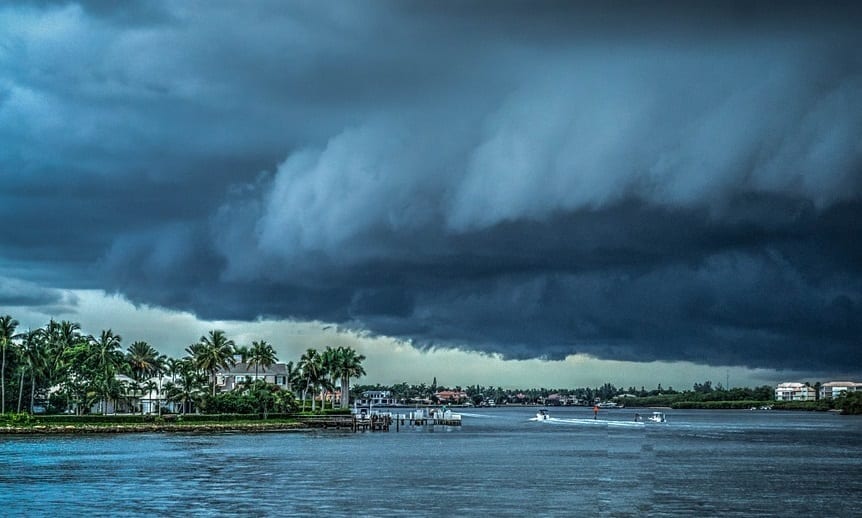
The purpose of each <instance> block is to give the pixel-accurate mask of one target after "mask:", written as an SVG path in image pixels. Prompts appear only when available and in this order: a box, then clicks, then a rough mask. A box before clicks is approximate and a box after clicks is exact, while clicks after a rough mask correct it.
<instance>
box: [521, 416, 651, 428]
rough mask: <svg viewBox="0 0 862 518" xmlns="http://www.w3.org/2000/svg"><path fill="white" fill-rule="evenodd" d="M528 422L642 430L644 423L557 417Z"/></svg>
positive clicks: (535, 419) (534, 418)
mask: <svg viewBox="0 0 862 518" xmlns="http://www.w3.org/2000/svg"><path fill="white" fill-rule="evenodd" d="M530 421H540V422H544V423H550V424H558V425H587V426H621V427H626V428H642V427H643V426H644V423H642V422H635V421H609V420H607V419H574V418H572V419H561V418H558V417H548V418H545V419H540V418H538V417H533V418H531V419H530Z"/></svg>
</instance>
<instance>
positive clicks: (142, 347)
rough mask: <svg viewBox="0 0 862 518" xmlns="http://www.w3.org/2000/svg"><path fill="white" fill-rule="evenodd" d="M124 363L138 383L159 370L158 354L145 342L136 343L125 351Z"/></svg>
mask: <svg viewBox="0 0 862 518" xmlns="http://www.w3.org/2000/svg"><path fill="white" fill-rule="evenodd" d="M126 362H127V363H128V364H129V368H130V369H131V371H132V377H133V378H134V379H135V381H138V382H140V381H141V380H143V378H144V377H145V376H150V375H152V374H154V373H155V372H156V371H157V370H159V365H158V363H159V352H158V351H156V349H155V348H154V347H153V346H152V345H150V344H148V343H147V342H142V341H138V342H135V343H133V344H132V345H130V346H129V348H128V349H127V350H126Z"/></svg>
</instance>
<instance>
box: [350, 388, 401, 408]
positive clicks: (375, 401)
mask: <svg viewBox="0 0 862 518" xmlns="http://www.w3.org/2000/svg"><path fill="white" fill-rule="evenodd" d="M356 404H357V405H359V406H395V405H397V404H398V400H397V399H396V398H395V397H394V396H393V395H392V392H390V391H388V390H366V391H365V392H363V393H362V397H360V398H359V399H358V400H357V401H356Z"/></svg>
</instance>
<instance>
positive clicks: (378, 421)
mask: <svg viewBox="0 0 862 518" xmlns="http://www.w3.org/2000/svg"><path fill="white" fill-rule="evenodd" d="M393 424H394V425H395V431H396V432H400V431H401V429H402V428H407V429H417V428H424V427H432V429H433V427H434V426H461V414H456V413H453V412H452V411H450V410H439V409H432V410H430V411H429V410H426V409H424V408H418V409H416V410H414V411H412V412H408V413H405V414H393V413H390V412H371V413H367V412H364V411H363V412H359V413H356V414H354V415H353V431H354V432H359V431H363V432H364V431H370V432H388V431H389V430H390V429H391V428H392V425H393Z"/></svg>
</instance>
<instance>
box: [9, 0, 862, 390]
mask: <svg viewBox="0 0 862 518" xmlns="http://www.w3.org/2000/svg"><path fill="white" fill-rule="evenodd" d="M596 5H599V6H600V7H596ZM860 26H862V16H860V12H859V11H858V10H857V9H856V8H855V7H854V6H853V4H852V3H810V4H795V3H791V2H781V3H771V2H769V3H768V2H742V3H739V2H737V3H732V2H716V3H710V2H665V3H660V2H657V3H646V2H640V3H638V2H619V3H617V2H603V3H600V4H596V3H595V2H590V3H578V2H536V1H532V2H526V1H525V2H509V1H502V0H497V1H485V2H475V1H459V2H455V1H451V2H446V1H444V2H411V1H394V2H387V1H382V0H381V1H375V2H347V1H345V2H335V1H333V2H320V1H313V2H282V1H272V2H268V1H256V2H233V1H230V2H228V1H225V2H219V1H210V0H208V1H200V2H194V1H187V2H174V1H165V2H159V1H146V2H131V1H130V2H112V1H90V2H67V1H49V0H41V1H37V0H33V1H22V2H14V1H13V2H4V3H3V4H2V6H0V181H2V187H0V232H2V234H0V236H2V239H0V313H11V314H12V315H13V316H16V317H17V318H18V319H19V320H21V321H22V323H26V325H28V326H33V325H42V324H44V322H45V321H47V319H48V318H51V317H57V318H67V319H71V320H77V321H80V322H82V323H85V324H86V325H87V326H89V328H87V329H86V330H87V331H88V332H92V333H96V332H98V330H99V328H105V327H113V328H115V330H118V331H120V332H121V334H124V338H125V341H126V342H129V343H130V342H131V341H133V340H136V339H141V338H145V339H148V340H151V341H153V343H154V345H155V346H156V347H157V348H159V349H161V350H163V351H164V352H168V353H170V354H180V353H181V352H182V350H183V349H184V348H185V347H186V346H187V345H188V344H189V341H191V340H194V339H195V338H196V337H197V336H199V335H200V334H201V333H202V332H203V331H205V330H206V329H210V328H212V327H213V326H220V327H223V328H226V329H228V330H229V331H231V332H232V333H234V334H235V336H237V337H241V338H242V339H245V338H248V339H249V340H251V339H256V338H258V336H254V335H255V333H258V334H259V335H260V336H263V337H268V339H270V338H271V341H273V342H274V343H275V344H276V345H277V348H278V347H282V351H284V352H283V353H282V354H283V355H285V356H288V355H292V354H293V353H294V352H295V351H301V350H302V349H304V347H305V346H307V345H312V346H321V347H322V346H324V345H329V344H334V343H336V342H337V343H349V344H352V345H354V346H356V347H357V348H360V349H361V350H362V351H363V352H366V353H367V354H368V356H369V362H368V363H369V379H368V381H371V382H374V381H381V382H391V381H398V380H399V379H400V377H402V376H401V374H402V373H403V374H404V376H406V377H409V378H411V379H408V380H407V381H416V382H421V381H425V382H429V381H430V378H431V377H432V376H435V375H436V376H437V377H438V379H446V378H447V377H449V376H451V378H452V379H451V381H450V382H449V383H452V384H455V383H462V384H466V383H472V382H474V380H473V379H470V376H471V375H472V376H473V377H474V378H475V379H476V381H479V380H482V381H481V382H483V383H486V384H492V383H493V384H495V385H504V386H508V385H512V384H514V383H515V382H514V381H512V380H516V381H517V382H519V383H521V382H523V383H527V384H531V385H537V386H538V385H543V384H547V383H546V382H547V380H550V379H553V380H561V381H560V382H561V384H563V383H564V382H565V383H566V384H570V385H572V386H577V385H582V384H588V383H589V384H593V383H600V382H601V380H602V379H607V380H608V381H611V382H614V383H617V384H623V385H629V384H637V385H640V384H642V383H646V381H644V380H643V378H644V377H647V374H648V376H653V375H655V376H657V377H659V378H662V373H664V375H665V376H666V378H662V379H658V381H662V380H663V379H667V380H669V381H665V383H669V382H670V383H676V384H677V385H681V384H683V383H685V384H688V381H687V380H689V379H691V381H692V382H693V381H701V380H702V379H701V378H700V377H701V376H711V377H712V378H713V381H714V382H716V381H724V380H725V379H726V377H727V376H732V377H734V378H736V379H739V380H744V381H746V382H749V381H759V380H767V379H781V378H784V377H788V376H792V377H795V378H806V377H816V378H818V379H824V380H825V379H828V378H833V377H838V376H841V377H857V378H858V377H862V352H860V351H861V350H862V349H860V337H862V242H860V236H862V217H860V215H862V53H860V52H859V49H860V48H862V35H860V34H862V31H859V27H860ZM141 322H147V323H148V325H147V326H142V325H141ZM328 326H333V327H331V328H328V329H324V328H327V327H328ZM154 327H155V328H158V329H154ZM336 329H338V330H339V332H337V333H336V332H335V330H336ZM340 340H341V341H344V342H341V341H340ZM374 358H378V360H375V361H377V363H376V365H375V366H374V367H371V364H372V363H373V362H372V360H373V359H374ZM283 359H292V358H291V357H289V356H288V357H285V358H283ZM584 362H587V364H585V363H584ZM455 365H457V367H455ZM584 365H588V366H587V367H584ZM468 366H469V368H468ZM423 368H424V370H423ZM432 371H433V372H432ZM372 373H373V374H374V375H375V376H374V377H375V378H376V379H370V378H371V377H372V376H371V374H372ZM581 375H582V376H583V377H579V376H581ZM587 377H589V380H590V381H585V382H584V383H580V382H579V381H580V380H586V379H587ZM426 378H428V379H426ZM569 380H571V383H568V381H569ZM594 380H599V381H594ZM731 383H732V384H733V380H731Z"/></svg>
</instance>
